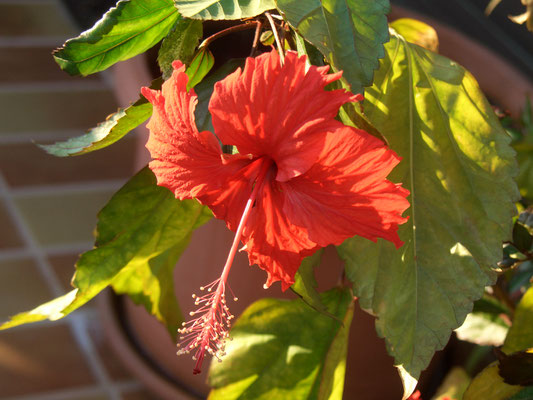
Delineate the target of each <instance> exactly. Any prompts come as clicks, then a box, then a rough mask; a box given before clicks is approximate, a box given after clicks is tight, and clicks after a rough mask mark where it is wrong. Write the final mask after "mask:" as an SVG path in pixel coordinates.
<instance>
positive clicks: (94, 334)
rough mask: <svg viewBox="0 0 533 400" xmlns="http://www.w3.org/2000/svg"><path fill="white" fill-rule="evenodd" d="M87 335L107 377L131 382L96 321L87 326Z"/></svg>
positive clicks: (128, 374)
mask: <svg viewBox="0 0 533 400" xmlns="http://www.w3.org/2000/svg"><path fill="white" fill-rule="evenodd" d="M89 334H90V335H91V338H92V341H93V343H94V345H95V347H96V350H97V351H98V355H99V356H100V360H101V361H102V363H103V364H104V367H105V369H106V371H107V373H108V374H109V377H110V378H111V379H112V380H113V381H115V382H118V381H126V380H131V379H132V376H131V374H130V373H129V372H128V370H127V369H126V368H125V367H124V364H123V363H122V361H121V360H120V359H119V358H118V357H117V355H116V353H115V351H114V350H113V348H112V347H111V345H110V344H109V342H108V340H107V338H106V335H105V333H104V331H103V328H102V326H101V325H100V322H99V321H98V320H96V321H93V322H92V323H91V324H90V326H89Z"/></svg>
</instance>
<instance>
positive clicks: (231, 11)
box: [174, 0, 276, 19]
mask: <svg viewBox="0 0 533 400" xmlns="http://www.w3.org/2000/svg"><path fill="white" fill-rule="evenodd" d="M174 4H175V5H176V8H177V9H178V11H179V12H180V13H181V15H183V16H184V17H188V18H194V19H242V18H250V17H255V16H256V15H259V14H262V13H264V12H265V11H268V10H270V9H273V8H276V3H275V1H274V0H174Z"/></svg>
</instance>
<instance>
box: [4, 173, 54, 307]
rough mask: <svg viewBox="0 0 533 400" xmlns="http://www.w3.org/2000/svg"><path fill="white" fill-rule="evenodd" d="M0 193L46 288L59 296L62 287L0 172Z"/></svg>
mask: <svg viewBox="0 0 533 400" xmlns="http://www.w3.org/2000/svg"><path fill="white" fill-rule="evenodd" d="M0 193H3V197H4V203H5V206H6V209H7V211H8V212H9V214H10V215H11V217H12V219H13V224H14V225H15V228H16V229H17V230H18V233H19V234H20V236H21V239H22V241H23V243H24V245H25V247H26V249H27V250H28V254H31V256H32V257H33V258H34V260H35V261H36V264H37V266H38V267H39V270H40V272H41V275H42V276H43V278H44V279H45V282H46V283H47V285H48V288H49V289H50V290H51V291H52V294H53V295H54V296H56V297H57V296H60V295H61V294H63V289H62V287H61V283H60V282H59V279H58V278H57V276H56V275H55V273H54V272H53V269H52V267H51V266H50V265H49V264H48V261H47V260H46V256H45V255H44V254H43V252H42V250H41V249H40V248H39V246H38V244H37V242H36V240H35V239H34V237H33V234H32V233H31V231H30V229H29V228H28V227H27V226H26V223H25V221H24V218H23V217H22V215H21V213H20V211H19V210H18V208H17V206H16V205H15V202H14V201H13V196H11V194H10V190H9V186H8V185H7V182H6V181H5V178H4V176H3V175H2V174H1V173H0Z"/></svg>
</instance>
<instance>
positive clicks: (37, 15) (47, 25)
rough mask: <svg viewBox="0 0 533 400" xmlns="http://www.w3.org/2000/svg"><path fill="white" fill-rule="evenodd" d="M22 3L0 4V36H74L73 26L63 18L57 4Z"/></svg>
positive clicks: (50, 2) (44, 2) (43, 2)
mask: <svg viewBox="0 0 533 400" xmlns="http://www.w3.org/2000/svg"><path fill="white" fill-rule="evenodd" d="M24 3H25V2H23V1H21V2H20V4H0V35H2V36H7V37H13V36H65V37H67V36H70V35H73V34H74V29H73V26H72V25H71V24H70V23H69V22H68V21H67V20H66V18H64V14H62V10H61V9H60V8H59V7H58V2H56V1H47V0H42V1H41V2H39V3H38V2H32V3H31V4H24Z"/></svg>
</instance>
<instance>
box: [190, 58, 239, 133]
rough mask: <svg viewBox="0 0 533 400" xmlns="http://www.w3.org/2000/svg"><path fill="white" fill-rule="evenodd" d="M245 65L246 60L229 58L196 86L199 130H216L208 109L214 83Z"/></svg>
mask: <svg viewBox="0 0 533 400" xmlns="http://www.w3.org/2000/svg"><path fill="white" fill-rule="evenodd" d="M243 65H244V60H238V59H233V60H229V61H228V62H226V63H225V64H224V65H223V66H222V67H220V68H219V69H217V70H216V71H215V72H213V73H212V74H211V75H209V77H207V78H206V79H204V80H202V82H201V83H200V84H198V86H196V87H195V89H194V90H195V92H196V94H197V95H198V105H197V106H196V110H195V111H194V116H195V121H196V126H197V127H198V130H200V131H210V132H214V129H213V125H212V123H211V114H209V111H208V109H207V107H208V105H209V100H210V99H211V95H212V94H213V88H214V85H215V83H216V82H218V81H220V80H222V79H224V78H225V77H226V76H228V75H229V74H230V73H232V72H233V71H235V70H236V69H237V68H239V67H242V66H243Z"/></svg>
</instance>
